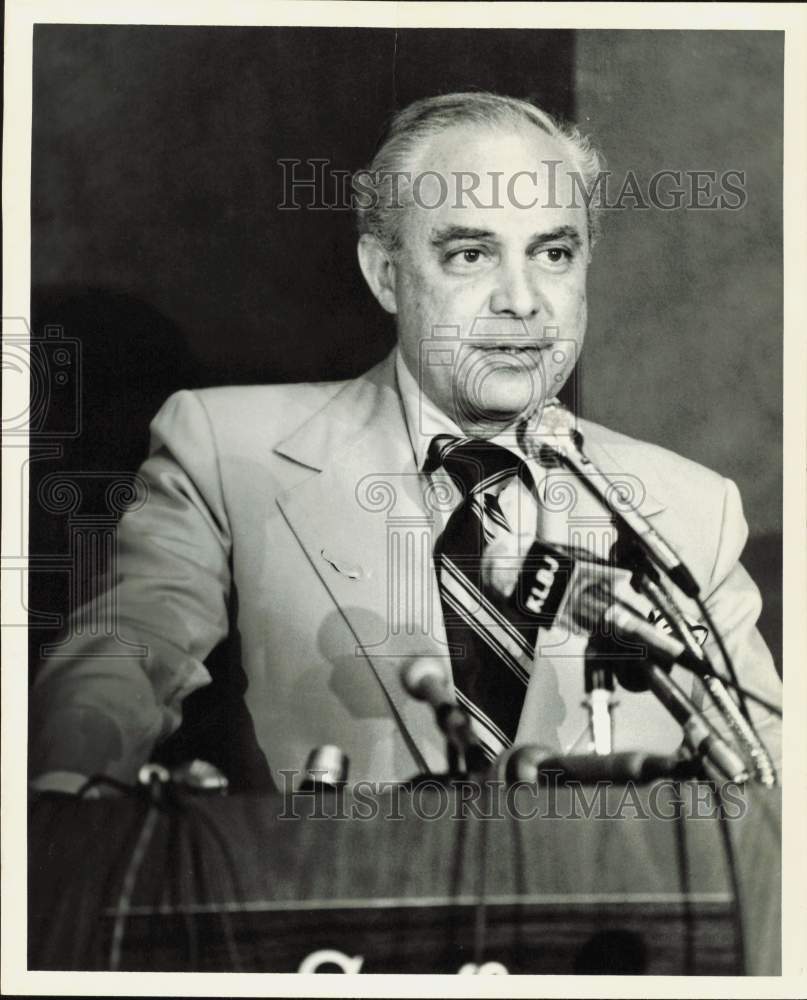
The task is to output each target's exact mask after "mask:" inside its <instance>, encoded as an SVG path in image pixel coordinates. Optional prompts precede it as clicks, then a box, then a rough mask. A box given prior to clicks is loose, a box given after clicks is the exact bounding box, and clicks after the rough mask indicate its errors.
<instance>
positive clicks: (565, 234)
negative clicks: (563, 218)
mask: <svg viewBox="0 0 807 1000" xmlns="http://www.w3.org/2000/svg"><path fill="white" fill-rule="evenodd" d="M556 240H568V241H569V242H570V243H573V244H574V247H575V249H576V250H579V249H580V247H581V246H582V245H583V237H582V236H581V235H580V231H579V230H578V229H577V227H576V226H558V227H557V228H556V229H550V230H549V232H547V233H536V234H535V236H533V237H532V239H531V240H530V246H529V248H530V250H534V249H535V248H536V247H540V246H543V245H544V244H546V243H554V242H555V241H556Z"/></svg>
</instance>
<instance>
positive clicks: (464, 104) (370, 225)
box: [354, 91, 604, 253]
mask: <svg viewBox="0 0 807 1000" xmlns="http://www.w3.org/2000/svg"><path fill="white" fill-rule="evenodd" d="M525 122H527V123H528V124H530V125H534V126H535V127H536V128H539V129H540V130H541V131H542V132H545V133H546V134H547V135H550V136H552V138H553V139H557V140H558V142H559V143H560V144H561V146H562V147H563V148H564V149H565V151H566V154H567V156H568V159H569V160H570V161H571V163H572V164H573V167H574V170H575V171H576V172H577V174H578V176H579V178H580V181H581V182H582V187H583V191H582V192H581V193H583V197H584V202H585V205H586V210H587V213H588V232H589V241H590V243H591V244H593V243H594V242H595V240H596V238H597V236H598V235H599V229H600V227H599V213H598V211H597V208H598V206H597V205H595V204H594V199H593V198H592V194H593V191H594V188H595V186H596V182H597V179H598V177H599V176H600V175H601V174H602V172H603V169H604V161H603V159H602V156H601V154H600V153H599V152H598V150H597V149H595V147H594V146H593V145H592V143H591V141H590V140H589V139H588V137H586V136H584V135H583V134H582V133H581V132H580V131H579V129H578V128H577V127H575V126H570V125H562V124H561V123H560V122H559V121H558V120H556V119H555V118H553V117H552V115H550V114H548V113H547V112H546V111H542V110H541V108H539V107H537V106H536V105H534V104H531V103H530V102H529V101H523V100H520V99H519V98H516V97H504V96H502V95H501V94H492V93H487V92H484V91H479V92H476V91H472V92H468V93H458V94H441V95H439V96H437V97H426V98H423V99H422V100H420V101H415V102H414V103H413V104H410V105H409V106H408V107H406V108H403V110H401V111H398V112H396V113H395V114H394V115H393V116H392V118H391V119H390V121H389V122H388V124H387V126H386V128H385V130H384V133H383V134H382V136H381V138H380V140H379V142H378V145H377V147H376V152H375V156H374V157H373V161H372V163H371V164H370V166H369V167H368V168H367V170H366V171H360V172H359V174H357V175H356V178H359V177H360V178H361V188H362V193H361V195H360V196H359V197H354V206H355V210H356V215H357V222H358V229H359V232H360V233H361V234H364V233H369V234H370V235H372V236H375V237H376V238H377V239H378V240H379V242H380V243H381V245H382V246H383V247H385V249H386V250H387V251H388V252H390V253H395V252H396V251H397V250H399V249H400V232H399V223H400V211H399V209H400V208H401V207H402V201H401V200H400V196H401V194H402V193H404V191H405V190H406V176H407V171H410V173H409V175H408V176H409V177H410V178H411V163H412V161H413V160H414V157H415V154H416V152H417V151H418V149H419V147H420V145H421V144H422V143H423V142H424V141H425V140H426V139H428V138H430V137H431V136H433V135H436V134H437V133H439V132H441V131H443V130H444V129H447V128H449V127H451V126H453V125H459V124H463V123H472V124H477V125H487V126H493V127H501V126H511V127H512V126H523V125H524V123H525ZM356 178H354V184H355V181H356ZM391 178H397V180H396V186H395V190H394V191H393V187H392V185H391V183H390V179H391ZM401 180H403V184H400V181H401ZM399 184H400V186H399Z"/></svg>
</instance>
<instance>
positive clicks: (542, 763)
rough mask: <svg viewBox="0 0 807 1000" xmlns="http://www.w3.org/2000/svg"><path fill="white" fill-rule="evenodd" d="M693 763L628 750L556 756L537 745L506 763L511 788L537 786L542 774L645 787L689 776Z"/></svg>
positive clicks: (564, 779)
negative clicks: (649, 784) (670, 778)
mask: <svg viewBox="0 0 807 1000" xmlns="http://www.w3.org/2000/svg"><path fill="white" fill-rule="evenodd" d="M690 770H691V763H690V762H689V761H686V760H682V759H681V758H680V757H679V756H678V755H677V754H648V753H643V752H641V751H638V750H626V751H622V752H620V753H612V754H608V755H607V756H598V755H596V754H557V753H552V752H551V751H547V748H546V747H542V746H540V745H537V744H525V745H524V746H521V747H519V748H518V749H517V750H516V751H515V752H514V753H513V754H512V755H511V756H510V758H509V760H508V762H507V770H506V779H507V784H508V786H510V787H512V786H513V785H517V784H527V785H534V784H536V783H537V782H538V781H539V779H540V777H541V775H544V776H546V777H548V778H550V777H551V778H555V779H557V780H558V782H559V783H560V784H566V783H570V782H573V783H580V784H594V783H596V782H598V781H611V782H614V783H616V784H625V783H627V782H629V781H633V782H636V783H638V784H644V783H646V782H649V781H656V780H657V779H659V778H669V777H675V778H680V777H688V776H689V775H690Z"/></svg>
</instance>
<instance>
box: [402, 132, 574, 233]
mask: <svg viewBox="0 0 807 1000" xmlns="http://www.w3.org/2000/svg"><path fill="white" fill-rule="evenodd" d="M581 182H582V178H581V177H580V175H579V173H578V171H577V169H576V167H575V165H574V164H573V163H572V162H571V161H570V160H569V158H568V152H567V150H566V149H565V148H564V147H563V145H562V144H561V142H560V141H559V140H558V139H556V138H555V137H554V136H551V135H548V134H547V133H545V132H543V131H542V130H540V129H539V128H537V127H536V126H534V125H531V124H530V123H527V122H525V123H524V126H523V127H518V128H516V127H511V126H508V127H507V128H502V127H494V126H480V125H473V124H469V125H457V126H452V127H451V128H449V129H446V130H444V131H442V132H440V133H438V134H437V135H435V136H432V137H431V138H430V140H429V141H428V142H427V143H425V144H424V146H423V148H422V149H421V151H420V155H419V156H418V157H417V158H416V162H415V164H414V169H413V172H412V186H411V194H412V198H411V200H412V201H413V202H414V207H415V208H416V209H421V210H425V211H426V212H428V213H431V214H432V216H434V214H440V215H443V214H451V213H456V212H467V213H470V214H471V215H473V216H475V218H474V220H473V221H468V222H463V221H461V220H460V219H455V220H453V221H454V222H455V223H456V224H457V225H462V224H467V225H469V226H472V225H473V226H480V225H481V226H484V225H486V224H487V223H485V222H480V221H479V219H478V213H479V212H480V211H482V212H483V213H484V212H487V213H488V214H489V213H490V212H491V211H494V212H496V214H497V215H499V216H501V214H502V212H505V213H507V212H510V213H512V212H515V213H518V214H519V215H522V216H523V215H524V214H525V213H527V212H529V213H532V212H533V211H534V210H537V209H541V210H547V211H549V212H550V213H551V214H556V213H561V214H564V213H565V216H566V217H565V218H563V219H560V218H555V219H552V220H547V221H546V225H549V226H553V225H560V224H566V223H571V222H572V219H571V216H572V215H575V216H576V215H577V214H578V212H577V211H576V210H578V209H580V208H582V207H583V200H582V196H581V193H582V183H581ZM500 221H501V220H500ZM430 222H431V224H433V223H434V219H432V220H430ZM487 222H488V223H489V222H490V219H488V220H487Z"/></svg>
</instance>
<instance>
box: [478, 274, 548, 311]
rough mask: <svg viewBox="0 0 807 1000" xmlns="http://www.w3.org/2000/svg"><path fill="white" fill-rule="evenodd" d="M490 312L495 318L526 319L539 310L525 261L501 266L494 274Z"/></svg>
mask: <svg viewBox="0 0 807 1000" xmlns="http://www.w3.org/2000/svg"><path fill="white" fill-rule="evenodd" d="M490 308H491V312H493V313H494V315H496V316H517V317H518V318H519V319H528V318H529V317H531V316H534V315H535V314H536V313H537V312H538V311H539V309H540V308H541V298H540V294H539V292H538V288H537V287H536V284H535V276H534V275H531V274H530V271H529V265H528V263H527V262H526V261H524V262H518V263H515V262H514V263H513V264H509V265H506V264H503V265H502V266H501V267H500V268H499V269H498V271H497V274H496V285H495V286H494V289H493V292H492V294H491V297H490Z"/></svg>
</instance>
